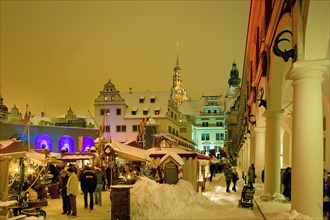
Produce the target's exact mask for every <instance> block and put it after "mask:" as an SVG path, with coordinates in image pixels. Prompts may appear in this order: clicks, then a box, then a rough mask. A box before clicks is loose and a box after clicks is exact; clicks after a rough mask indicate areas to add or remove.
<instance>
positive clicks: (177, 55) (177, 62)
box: [174, 42, 181, 72]
mask: <svg viewBox="0 0 330 220" xmlns="http://www.w3.org/2000/svg"><path fill="white" fill-rule="evenodd" d="M179 71H181V68H180V66H179V42H176V66H175V67H174V72H179Z"/></svg>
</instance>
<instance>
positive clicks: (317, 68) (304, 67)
mask: <svg viewBox="0 0 330 220" xmlns="http://www.w3.org/2000/svg"><path fill="white" fill-rule="evenodd" d="M328 62H329V61H304V62H295V63H294V64H293V67H292V69H291V71H290V72H289V74H288V76H287V78H288V79H291V80H292V81H293V83H292V86H293V118H292V173H291V175H292V176H291V177H292V181H291V182H292V187H291V188H292V191H291V209H293V210H296V211H297V212H299V213H302V214H304V215H308V216H310V217H311V218H313V219H323V211H322V207H323V200H322V198H323V179H322V178H323V177H322V173H323V129H322V118H323V117H322V116H323V112H322V82H323V80H324V78H323V74H324V73H325V72H326V71H327V68H329V63H328Z"/></svg>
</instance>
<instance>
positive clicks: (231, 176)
mask: <svg viewBox="0 0 330 220" xmlns="http://www.w3.org/2000/svg"><path fill="white" fill-rule="evenodd" d="M224 170H225V171H224V172H225V177H226V186H227V188H226V192H228V193H230V184H231V182H233V187H232V190H233V191H234V192H236V182H237V180H238V179H239V177H238V172H237V169H236V167H232V166H231V165H228V166H224ZM256 178H257V176H256V171H255V167H254V164H251V166H250V167H249V170H248V173H247V179H248V186H249V187H250V188H253V184H254V183H255V179H256ZM243 179H245V176H244V174H243Z"/></svg>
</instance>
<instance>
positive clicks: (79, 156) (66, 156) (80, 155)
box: [60, 152, 94, 162]
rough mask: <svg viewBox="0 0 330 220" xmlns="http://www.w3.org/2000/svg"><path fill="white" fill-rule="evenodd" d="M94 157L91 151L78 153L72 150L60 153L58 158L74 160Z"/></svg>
mask: <svg viewBox="0 0 330 220" xmlns="http://www.w3.org/2000/svg"><path fill="white" fill-rule="evenodd" d="M92 158H94V154H92V153H80V152H74V153H65V154H63V155H62V157H61V158H60V160H63V161H68V162H69V161H76V160H89V159H92Z"/></svg>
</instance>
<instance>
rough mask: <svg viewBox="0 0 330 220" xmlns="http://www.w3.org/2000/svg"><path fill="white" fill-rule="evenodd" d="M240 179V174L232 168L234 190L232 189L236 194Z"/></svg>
mask: <svg viewBox="0 0 330 220" xmlns="http://www.w3.org/2000/svg"><path fill="white" fill-rule="evenodd" d="M238 179H239V177H238V173H237V170H236V168H234V167H233V168H232V181H233V188H232V190H233V191H234V192H236V182H237V180H238Z"/></svg>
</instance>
